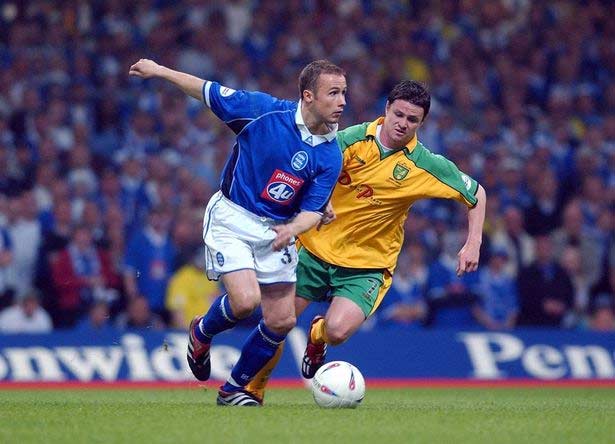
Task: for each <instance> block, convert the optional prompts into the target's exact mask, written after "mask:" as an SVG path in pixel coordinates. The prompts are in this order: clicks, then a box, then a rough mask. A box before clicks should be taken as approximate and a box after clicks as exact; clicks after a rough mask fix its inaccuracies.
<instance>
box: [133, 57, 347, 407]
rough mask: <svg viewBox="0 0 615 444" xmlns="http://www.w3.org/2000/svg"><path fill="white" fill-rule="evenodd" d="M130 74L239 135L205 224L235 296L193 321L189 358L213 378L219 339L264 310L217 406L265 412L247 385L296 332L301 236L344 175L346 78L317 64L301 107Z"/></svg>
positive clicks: (213, 258) (213, 257) (210, 257)
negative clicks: (341, 127)
mask: <svg viewBox="0 0 615 444" xmlns="http://www.w3.org/2000/svg"><path fill="white" fill-rule="evenodd" d="M130 74H131V75H136V76H139V77H143V78H150V77H159V78H162V79H164V80H167V81H169V82H171V83H173V84H175V85H176V86H178V87H179V88H180V89H182V90H183V91H184V92H185V93H186V94H188V95H190V96H192V97H194V98H196V99H198V100H203V101H204V102H205V103H206V104H207V106H209V107H210V108H211V110H212V111H213V112H214V114H216V116H218V117H219V118H220V119H221V120H222V121H224V122H225V123H226V124H227V125H228V127H229V128H230V129H231V130H233V131H234V132H235V134H236V135H237V136H236V143H235V145H234V147H233V152H232V155H231V157H230V158H229V160H228V161H227V164H226V166H225V168H224V171H223V174H222V183H221V190H220V191H219V192H218V193H216V194H215V195H214V196H213V197H212V199H211V200H210V202H209V204H208V206H207V209H206V211H205V219H204V222H203V238H204V240H205V246H206V260H207V274H208V277H209V278H210V279H214V280H217V279H218V278H221V279H222V282H223V283H224V287H225V289H226V291H227V293H226V294H224V295H222V296H220V297H219V298H218V299H217V300H216V301H214V303H213V304H212V305H211V307H210V309H209V311H208V312H207V313H206V314H205V316H203V317H197V318H195V319H194V320H193V321H192V323H191V324H190V334H189V345H188V356H187V357H188V364H189V365H190V369H191V370H192V373H193V374H194V376H195V377H196V378H197V379H199V380H203V381H204V380H207V379H208V378H209V376H210V370H211V364H210V361H209V349H210V344H211V340H212V338H213V336H214V335H216V334H218V333H220V332H222V331H224V330H228V329H230V328H232V327H234V326H235V324H236V323H237V321H238V320H239V319H243V318H246V317H248V316H249V315H250V314H251V313H252V312H253V310H254V309H255V308H256V307H257V306H258V305H259V304H261V306H262V310H263V320H262V321H261V322H260V324H259V325H258V326H257V328H256V329H255V330H254V331H253V332H252V333H251V334H250V336H249V337H248V339H247V340H246V343H245V345H244V347H243V350H242V354H241V357H240V358H239V361H238V362H237V364H236V365H235V366H234V368H233V370H232V372H231V376H230V378H229V379H228V381H227V382H226V383H225V384H224V385H223V386H222V387H221V388H220V391H219V392H218V399H217V402H218V404H220V405H242V406H257V405H260V400H259V399H257V398H255V397H254V396H252V395H251V394H250V393H249V392H247V391H246V390H245V389H244V387H245V385H246V384H247V383H248V382H249V381H250V380H251V379H252V378H253V377H254V375H255V374H256V373H257V372H258V371H259V370H260V369H261V368H262V367H263V365H265V364H266V363H267V362H268V361H269V360H270V358H271V357H272V356H273V355H274V354H275V352H276V349H277V346H278V344H280V343H282V342H283V341H284V338H285V337H286V334H287V333H288V332H289V331H290V330H291V329H292V328H293V327H294V326H295V322H296V318H295V307H294V295H295V281H296V274H295V269H296V266H297V251H296V249H295V244H294V238H295V236H296V235H298V234H300V233H303V232H305V231H307V230H309V229H310V228H312V227H313V226H315V225H316V224H317V223H318V222H319V221H320V219H321V216H322V215H323V210H324V209H325V206H326V204H327V202H328V201H329V198H330V197H331V192H332V190H333V187H334V185H335V182H336V180H337V178H338V176H339V172H340V169H341V164H342V156H341V154H340V150H339V147H338V145H337V142H336V133H337V122H338V120H339V118H340V115H341V113H342V111H343V109H344V106H345V104H346V100H345V95H346V78H345V73H344V71H343V70H342V69H341V68H339V67H337V66H336V65H334V64H332V63H330V62H327V61H325V60H317V61H315V62H312V63H310V64H309V65H307V66H306V67H305V68H304V69H303V71H302V72H301V75H300V78H299V94H300V98H301V100H299V102H293V101H288V100H280V99H276V98H275V97H271V96H270V95H268V94H265V93H261V92H248V91H235V90H233V89H231V88H227V87H224V86H222V85H220V84H218V83H216V82H211V81H205V80H203V79H199V78H198V77H194V76H192V75H189V74H186V73H182V72H178V71H174V70H171V69H169V68H166V67H164V66H160V65H158V64H157V63H155V62H153V61H152V60H146V59H141V60H139V61H138V62H137V63H135V64H134V65H133V66H131V68H130Z"/></svg>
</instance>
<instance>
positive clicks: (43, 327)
mask: <svg viewBox="0 0 615 444" xmlns="http://www.w3.org/2000/svg"><path fill="white" fill-rule="evenodd" d="M52 329H53V324H52V323H51V318H50V317H49V315H48V314H47V312H46V311H45V310H44V309H42V308H41V307H38V308H36V310H35V311H34V313H33V314H32V316H27V315H26V313H25V311H24V309H23V308H22V306H21V305H19V304H16V305H13V306H11V307H8V308H6V309H5V310H3V311H2V312H0V333H49V332H51V330H52Z"/></svg>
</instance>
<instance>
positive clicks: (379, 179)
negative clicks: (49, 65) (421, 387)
mask: <svg viewBox="0 0 615 444" xmlns="http://www.w3.org/2000/svg"><path fill="white" fill-rule="evenodd" d="M430 102H431V99H430V95H429V93H428V92H427V90H426V89H425V88H424V87H423V85H421V84H420V83H418V82H415V81H403V82H400V83H399V84H397V85H396V86H395V87H394V88H393V90H392V91H391V93H390V94H389V96H388V98H387V103H386V107H385V111H384V117H379V118H378V119H376V120H375V121H373V122H366V123H363V124H360V125H355V126H351V127H349V128H346V129H345V130H342V131H340V132H339V133H338V136H337V138H338V142H339V144H340V148H341V149H342V151H343V157H344V161H343V167H342V173H341V175H340V177H339V179H338V183H337V186H336V187H335V190H334V191H333V196H332V197H331V203H332V205H333V209H334V210H335V213H336V216H337V218H336V219H335V221H334V222H333V223H331V224H329V225H323V226H322V227H321V228H320V229H319V230H316V229H313V230H311V231H308V232H306V233H304V234H303V235H301V236H299V240H300V242H301V244H302V248H301V249H300V251H299V265H298V267H297V297H296V298H295V307H296V315H297V316H298V315H299V314H301V312H303V310H305V308H306V307H307V306H308V305H309V304H310V302H312V301H329V302H330V306H329V308H328V310H327V313H326V315H325V316H324V317H322V316H317V317H316V318H314V320H313V321H312V324H311V327H310V332H309V336H308V344H307V348H306V350H305V354H304V356H303V364H302V374H303V376H304V377H305V378H308V379H309V378H312V377H314V374H315V373H316V370H318V368H320V367H321V366H322V364H323V363H324V361H325V354H326V347H327V344H331V345H337V344H341V343H342V342H344V341H346V340H347V339H348V338H349V337H350V336H351V335H352V334H353V333H354V332H355V331H356V330H357V329H358V328H359V327H360V326H361V324H362V323H363V322H364V321H365V320H366V319H367V317H368V316H370V315H371V314H372V313H373V312H374V311H375V310H376V309H377V308H378V306H379V305H380V302H381V301H382V298H383V297H384V295H385V293H386V292H387V290H388V289H389V287H390V285H391V280H392V275H393V272H394V270H395V265H396V262H397V256H398V255H399V252H400V249H401V246H402V243H403V237H404V231H403V227H404V221H405V219H406V216H407V214H408V210H409V209H410V207H411V206H412V205H413V204H414V203H415V202H416V201H417V200H420V199H427V198H444V199H454V200H457V201H459V202H461V203H463V204H464V205H466V206H467V207H468V208H470V210H469V211H468V236H467V239H466V241H465V244H464V245H463V247H462V248H461V250H460V251H459V254H458V264H457V274H458V275H461V274H463V273H466V272H472V271H475V270H476V269H477V267H478V259H479V250H480V245H481V241H482V230H483V223H484V218H485V205H486V195H485V190H484V189H483V188H482V187H481V186H480V185H479V184H478V183H477V182H476V181H475V180H474V179H472V178H470V177H469V176H467V175H466V174H464V173H462V172H460V171H459V170H458V169H457V167H456V166H455V164H453V163H452V162H451V161H449V160H447V159H445V158H444V157H442V156H440V155H435V154H432V153H431V152H430V151H429V150H427V148H425V147H424V146H423V145H422V144H421V143H420V142H419V141H418V140H417V136H416V132H417V130H418V129H419V128H420V127H421V125H422V124H423V122H424V121H425V118H426V117H427V114H428V112H429V106H430ZM280 350H281V347H280ZM279 355H280V353H279V352H278V353H277V354H276V356H275V357H274V358H273V359H272V360H271V361H270V362H269V363H268V364H267V365H266V366H265V367H264V368H263V370H262V371H261V372H259V374H258V375H257V376H256V378H255V379H254V380H253V381H252V383H250V384H249V385H248V390H250V391H251V392H252V393H254V394H255V395H256V396H259V397H260V398H261V399H262V397H263V394H264V387H265V384H266V382H267V379H268V377H269V375H270V373H271V370H272V369H273V367H274V366H275V364H276V359H278V358H279Z"/></svg>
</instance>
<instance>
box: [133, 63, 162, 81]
mask: <svg viewBox="0 0 615 444" xmlns="http://www.w3.org/2000/svg"><path fill="white" fill-rule="evenodd" d="M160 68H162V67H161V66H160V65H159V64H158V63H156V62H154V61H153V60H149V59H140V60H139V61H138V62H137V63H135V64H134V65H132V66H131V67H130V71H128V74H129V75H132V76H138V77H142V78H144V79H149V78H150V77H154V76H156V75H157V74H158V72H159V70H160Z"/></svg>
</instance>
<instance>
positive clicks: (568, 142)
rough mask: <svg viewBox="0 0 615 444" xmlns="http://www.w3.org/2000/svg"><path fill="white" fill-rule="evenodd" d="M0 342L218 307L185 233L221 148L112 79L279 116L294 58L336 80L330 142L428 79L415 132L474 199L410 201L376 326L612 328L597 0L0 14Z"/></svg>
mask: <svg viewBox="0 0 615 444" xmlns="http://www.w3.org/2000/svg"><path fill="white" fill-rule="evenodd" d="M0 29H1V31H0V311H1V312H0V332H18V331H22V332H46V331H50V330H51V329H52V328H76V329H87V330H93V331H100V330H103V329H106V328H122V329H139V328H154V329H156V328H164V327H165V326H170V327H176V328H185V327H186V325H187V323H188V322H189V321H190V319H191V318H192V317H193V316H194V315H195V314H200V313H203V312H204V311H205V310H206V308H207V307H208V304H209V302H210V300H211V299H210V298H211V297H212V296H215V295H217V294H218V293H219V291H220V290H219V288H218V286H217V284H216V283H213V282H209V281H207V279H206V278H205V276H204V274H203V262H204V255H203V251H202V240H201V224H202V214H203V210H204V206H205V204H206V202H207V201H208V199H209V197H210V196H211V194H212V193H213V192H214V191H215V190H216V189H217V186H218V178H219V174H220V171H221V169H222V166H223V164H224V162H225V160H226V158H227V156H228V153H229V151H230V149H231V147H232V141H233V133H232V132H231V131H230V130H229V129H227V128H226V127H224V126H223V125H222V124H220V122H219V121H218V120H217V119H216V118H215V117H213V115H212V114H211V113H210V112H209V111H208V110H207V108H206V107H205V106H204V104H203V103H200V102H198V101H196V100H194V99H191V98H188V97H186V96H185V95H184V94H183V93H182V92H181V91H178V90H176V89H173V88H172V87H171V86H168V85H165V84H163V83H162V82H158V81H143V80H140V79H136V78H129V77H128V68H129V66H130V65H131V64H132V63H134V62H135V61H136V60H138V59H139V58H142V57H148V58H152V59H154V60H156V61H159V62H160V63H163V64H165V65H167V66H171V67H175V68H177V69H179V70H182V71H186V72H190V73H192V74H194V75H197V76H199V77H202V78H206V79H211V80H217V81H219V82H221V83H222V84H224V85H226V86H229V87H232V88H243V89H250V90H262V91H266V92H269V93H271V94H272V95H275V96H277V97H283V98H290V99H295V98H297V95H298V91H297V85H296V78H297V76H298V72H299V70H300V69H301V68H302V66H303V65H304V64H306V63H307V62H309V61H311V60H314V59H318V58H328V59H330V60H332V61H334V62H336V63H338V64H339V65H341V66H342V67H344V68H345V69H346V70H347V72H348V85H349V93H348V106H347V108H346V110H345V111H344V115H343V118H342V123H341V127H342V128H343V127H346V126H348V125H351V124H355V123H359V122H363V121H369V120H373V119H374V118H375V117H377V116H378V115H379V114H381V113H382V111H383V108H384V104H385V101H386V95H387V93H388V91H389V90H390V89H391V87H392V86H393V85H394V84H395V83H397V82H398V81H399V80H401V79H406V78H411V79H416V80H420V81H423V82H425V83H426V84H427V85H428V87H429V89H430V91H431V94H432V109H431V112H430V115H429V117H428V119H427V121H426V122H425V124H424V126H423V127H422V128H421V129H420V130H419V138H420V139H421V141H422V142H423V144H424V145H426V146H427V147H428V148H429V149H430V150H431V151H433V152H435V153H440V154H442V155H444V156H446V157H448V158H449V159H451V160H453V161H454V162H455V163H456V164H457V165H458V166H459V168H460V169H461V170H462V171H464V172H465V173H467V174H469V175H471V176H472V177H474V178H476V179H477V180H478V181H479V182H480V183H481V184H482V186H483V187H484V188H485V190H486V192H487V196H488V209H487V219H486V224H485V233H484V239H483V249H482V250H483V251H482V253H481V266H480V268H479V271H478V272H477V273H473V274H469V275H466V276H463V277H461V278H459V277H457V276H456V275H455V265H456V254H457V252H458V250H459V248H460V247H461V243H462V240H463V239H464V235H463V231H464V228H465V227H464V225H465V223H466V222H465V221H466V218H465V214H464V213H463V212H462V211H466V210H464V209H463V208H461V206H459V205H455V204H453V205H452V206H449V205H448V204H447V203H446V202H440V201H433V202H424V203H419V204H417V205H416V206H415V208H413V209H412V210H411V212H410V215H409V217H408V219H407V222H406V241H405V246H404V249H403V251H402V254H401V256H400V259H399V264H398V267H397V271H396V275H395V279H394V283H393V287H392V289H391V291H390V293H389V295H388V296H387V298H385V302H384V304H383V306H382V307H381V309H380V311H379V313H378V316H377V319H375V322H378V323H381V324H390V323H396V324H402V325H406V326H407V327H408V328H440V327H447V326H456V327H462V328H487V329H495V330H500V329H512V328H516V327H518V326H543V327H544V326H548V327H557V328H580V329H592V330H599V331H613V330H615V296H614V295H615V237H614V227H615V222H614V219H615V218H614V217H613V216H614V214H613V213H614V204H615V14H613V9H612V2H610V1H607V0H604V1H601V0H585V1H581V2H579V1H572V0H557V1H551V2H532V1H530V0H493V1H487V2H483V1H478V0H440V1H426V0H406V1H401V0H400V1H393V0H378V1H376V0H338V1H335V0H290V1H285V2H280V1H277V0H261V1H259V0H228V1H225V2H213V1H212V2H201V1H193V0H186V1H172V2H171V1H167V0H156V1H154V0H143V1H139V2H122V1H118V0H106V1H79V2H54V1H50V0H31V1H29V2H11V1H8V2H3V3H2V5H1V6H0Z"/></svg>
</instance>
